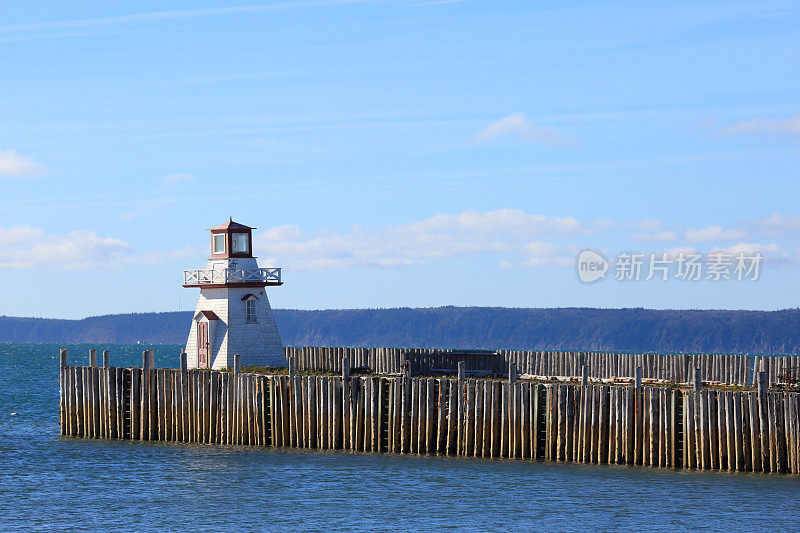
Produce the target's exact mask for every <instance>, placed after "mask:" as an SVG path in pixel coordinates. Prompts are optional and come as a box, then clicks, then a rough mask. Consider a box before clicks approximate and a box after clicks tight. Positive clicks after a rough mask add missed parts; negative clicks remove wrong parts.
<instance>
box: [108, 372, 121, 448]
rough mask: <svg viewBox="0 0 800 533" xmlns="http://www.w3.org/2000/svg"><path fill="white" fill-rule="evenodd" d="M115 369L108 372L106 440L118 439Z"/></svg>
mask: <svg viewBox="0 0 800 533" xmlns="http://www.w3.org/2000/svg"><path fill="white" fill-rule="evenodd" d="M117 371H118V369H117V368H111V367H109V368H108V369H107V372H108V438H109V439H118V438H120V435H119V431H118V430H117V428H118V421H117V413H118V408H119V407H118V403H119V393H118V392H117V390H118V387H119V384H118V381H117Z"/></svg>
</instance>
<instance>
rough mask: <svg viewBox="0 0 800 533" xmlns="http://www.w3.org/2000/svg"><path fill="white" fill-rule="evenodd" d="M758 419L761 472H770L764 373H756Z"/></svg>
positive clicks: (762, 361)
mask: <svg viewBox="0 0 800 533" xmlns="http://www.w3.org/2000/svg"><path fill="white" fill-rule="evenodd" d="M761 365H762V368H763V367H764V365H765V362H764V360H763V359H762V360H761ZM757 387H758V389H757V391H758V417H759V434H760V442H759V446H760V448H761V471H762V472H770V471H771V470H772V469H771V467H770V430H769V409H768V407H767V395H768V390H767V376H766V372H765V371H763V370H762V371H760V372H759V373H758V384H757Z"/></svg>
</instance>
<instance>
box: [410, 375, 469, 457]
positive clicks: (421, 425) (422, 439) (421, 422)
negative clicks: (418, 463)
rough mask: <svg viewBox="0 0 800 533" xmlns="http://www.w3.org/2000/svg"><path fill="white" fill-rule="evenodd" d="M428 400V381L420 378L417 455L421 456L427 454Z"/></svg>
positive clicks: (418, 383)
mask: <svg viewBox="0 0 800 533" xmlns="http://www.w3.org/2000/svg"><path fill="white" fill-rule="evenodd" d="M427 399H428V397H427V380H426V379H424V378H419V379H418V380H417V453H419V454H423V453H425V450H426V444H427V441H426V438H427V436H426V434H425V432H426V429H427V426H428V405H427ZM462 450H463V446H462Z"/></svg>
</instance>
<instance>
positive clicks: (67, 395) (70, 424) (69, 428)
mask: <svg viewBox="0 0 800 533" xmlns="http://www.w3.org/2000/svg"><path fill="white" fill-rule="evenodd" d="M65 363H66V361H65ZM74 374H75V367H71V366H66V364H65V366H64V421H65V426H66V430H65V433H64V434H65V435H68V436H70V437H75V436H77V434H78V423H77V405H76V403H75V387H76V385H75V376H74Z"/></svg>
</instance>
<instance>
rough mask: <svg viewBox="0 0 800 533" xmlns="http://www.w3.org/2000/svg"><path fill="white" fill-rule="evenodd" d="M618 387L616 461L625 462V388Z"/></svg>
mask: <svg viewBox="0 0 800 533" xmlns="http://www.w3.org/2000/svg"><path fill="white" fill-rule="evenodd" d="M615 388H616V396H617V400H616V402H617V412H616V422H615V423H616V432H615V442H614V463H615V464H625V389H623V388H621V387H615Z"/></svg>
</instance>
